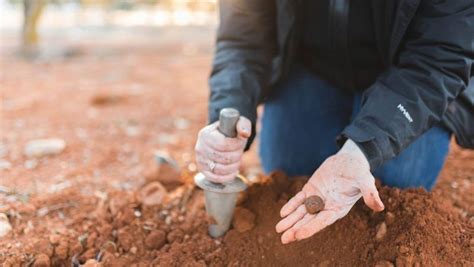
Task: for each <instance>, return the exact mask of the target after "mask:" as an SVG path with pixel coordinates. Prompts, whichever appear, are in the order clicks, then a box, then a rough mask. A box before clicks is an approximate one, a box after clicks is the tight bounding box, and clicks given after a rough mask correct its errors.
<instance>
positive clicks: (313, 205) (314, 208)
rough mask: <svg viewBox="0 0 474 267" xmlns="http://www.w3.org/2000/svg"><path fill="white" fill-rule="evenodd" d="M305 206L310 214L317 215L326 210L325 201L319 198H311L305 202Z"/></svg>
mask: <svg viewBox="0 0 474 267" xmlns="http://www.w3.org/2000/svg"><path fill="white" fill-rule="evenodd" d="M304 206H305V207H306V211H307V212H308V213H309V214H316V213H318V212H320V211H322V210H323V209H324V201H323V199H322V198H320V197H318V196H309V197H307V198H306V199H305V200H304Z"/></svg>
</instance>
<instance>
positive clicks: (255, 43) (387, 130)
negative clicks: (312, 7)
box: [209, 0, 474, 169]
mask: <svg viewBox="0 0 474 267" xmlns="http://www.w3.org/2000/svg"><path fill="white" fill-rule="evenodd" d="M331 1H333V3H331V7H332V9H331V10H330V11H329V12H331V13H330V17H331V19H332V20H333V23H332V27H333V30H332V31H331V32H332V33H334V36H333V39H334V40H335V45H337V46H338V47H339V48H340V49H341V53H342V54H344V53H346V49H347V48H346V47H345V46H344V44H345V41H346V32H347V12H348V11H347V10H348V6H347V5H348V1H350V0H331ZM299 3H300V1H299V0H221V1H220V26H219V29H218V33H217V43H216V51H215V57H214V63H213V69H212V73H211V77H210V81H209V82H210V88H211V94H210V101H209V120H210V122H213V121H216V120H217V119H218V112H219V111H220V109H222V108H224V107H234V108H237V109H238V110H239V111H240V112H241V114H242V115H243V116H246V117H247V118H249V119H250V120H251V121H252V122H253V123H254V125H255V121H256V117H257V114H256V107H257V105H258V104H259V103H261V102H262V101H264V100H265V98H266V97H267V96H268V95H269V94H270V93H271V90H272V88H273V87H274V85H275V84H277V83H278V82H280V81H281V80H283V79H285V78H286V76H287V74H288V72H289V70H290V69H291V67H292V65H293V63H294V61H295V60H294V58H295V52H296V51H295V50H296V48H297V46H298V26H297V25H298V18H299V16H298V6H299ZM372 8H373V20H374V25H375V38H376V40H377V47H378V53H380V56H381V58H382V59H383V62H384V65H385V69H386V71H384V73H383V74H382V75H380V77H378V79H377V80H376V81H375V83H374V84H373V85H372V86H370V87H369V88H367V89H366V90H365V91H364V93H363V103H362V109H361V111H360V113H359V114H358V115H357V116H356V118H355V119H354V120H353V122H352V123H351V124H350V125H348V126H347V127H346V128H345V129H344V130H343V132H342V133H341V135H340V138H339V140H340V141H343V140H344V139H345V138H350V139H352V140H354V141H355V142H356V143H357V144H358V145H359V146H360V147H361V148H362V150H363V152H364V153H365V154H366V156H367V158H368V159H369V163H370V165H371V169H375V168H377V167H378V166H380V165H381V164H382V163H383V162H384V161H386V160H389V159H391V158H393V157H394V156H396V155H397V154H398V153H400V152H401V151H402V150H403V149H404V148H405V147H407V146H408V145H409V144H410V143H411V142H413V141H414V140H415V139H416V138H417V137H418V136H420V135H422V134H423V133H424V132H426V131H427V130H428V129H430V128H431V127H432V126H433V125H435V124H437V123H440V122H441V121H444V122H445V125H446V126H448V127H449V128H450V129H451V130H453V131H454V133H455V134H456V136H457V140H458V142H459V143H461V144H462V145H464V146H468V147H473V146H474V108H473V107H474V105H473V103H474V94H473V93H469V92H474V88H472V87H474V85H471V88H469V89H468V90H467V92H464V93H462V92H463V91H466V88H467V87H468V86H469V79H470V77H471V75H472V73H471V68H472V65H473V59H474V1H473V0H454V1H453V0H452V1H448V0H384V1H381V0H372ZM471 84H472V83H471ZM448 106H449V109H448ZM447 111H448V112H447ZM253 129H255V127H253ZM254 134H255V133H254ZM249 143H250V142H249Z"/></svg>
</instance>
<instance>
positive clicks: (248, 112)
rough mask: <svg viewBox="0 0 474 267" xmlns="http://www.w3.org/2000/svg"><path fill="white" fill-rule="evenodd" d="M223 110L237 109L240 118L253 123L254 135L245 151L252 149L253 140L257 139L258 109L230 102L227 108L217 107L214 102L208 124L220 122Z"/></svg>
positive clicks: (251, 136) (252, 134)
mask: <svg viewBox="0 0 474 267" xmlns="http://www.w3.org/2000/svg"><path fill="white" fill-rule="evenodd" d="M223 108H235V109H237V110H238V111H239V113H240V116H244V117H246V118H247V119H249V120H250V122H251V123H252V133H251V135H250V137H249V139H248V141H247V145H246V146H245V151H247V150H249V149H250V146H251V145H252V142H253V140H254V139H255V136H256V131H255V129H256V121H257V108H256V107H249V106H246V105H243V104H241V103H239V102H232V103H230V102H228V103H226V105H225V107H224V106H222V107H221V106H219V105H215V104H213V103H212V102H211V103H210V104H209V121H208V124H211V123H214V122H216V121H218V120H219V113H220V111H221V109H223Z"/></svg>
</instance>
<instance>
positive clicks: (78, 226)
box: [0, 173, 474, 266]
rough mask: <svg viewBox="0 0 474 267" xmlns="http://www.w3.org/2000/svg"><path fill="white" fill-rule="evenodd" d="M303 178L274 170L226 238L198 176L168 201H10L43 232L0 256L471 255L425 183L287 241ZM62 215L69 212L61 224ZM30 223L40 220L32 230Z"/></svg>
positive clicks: (131, 261) (178, 262)
mask: <svg viewBox="0 0 474 267" xmlns="http://www.w3.org/2000/svg"><path fill="white" fill-rule="evenodd" d="M302 185H303V183H302V182H301V180H295V181H290V180H289V179H288V178H287V177H286V176H285V175H283V174H281V173H275V174H274V175H272V176H271V177H269V179H267V180H266V181H265V182H264V183H262V184H258V185H254V186H252V187H250V188H249V190H248V192H247V193H246V196H245V197H244V198H242V199H244V200H243V201H242V202H241V203H240V207H239V208H238V209H237V211H238V212H236V218H234V227H236V229H231V230H230V231H229V232H228V233H227V234H226V235H225V236H224V237H222V238H219V239H212V238H210V237H209V236H208V235H207V225H208V222H207V218H206V214H205V210H204V202H203V192H202V191H201V190H198V189H196V188H195V187H194V186H192V185H190V184H187V185H184V186H181V187H178V188H177V189H176V190H175V191H173V192H171V193H170V194H169V200H168V201H167V202H165V203H163V204H161V205H155V206H149V205H144V204H143V203H141V200H140V199H141V198H140V197H138V195H139V194H138V193H131V192H109V194H108V196H107V197H104V196H101V197H88V198H87V197H84V196H82V195H81V194H80V193H77V192H66V193H64V195H61V196H57V197H56V198H51V199H48V200H43V201H42V200H38V201H37V202H36V203H31V204H28V205H30V206H29V207H28V208H27V207H24V206H16V207H11V208H10V210H9V211H8V212H7V213H8V214H9V216H10V218H11V220H10V221H11V222H12V224H13V228H14V234H13V237H12V239H15V238H19V240H21V238H22V237H25V236H35V238H29V242H27V243H26V244H25V243H24V244H23V246H22V247H15V245H10V246H9V247H8V248H7V251H6V252H4V253H0V262H3V263H4V265H3V266H15V264H33V266H48V265H47V264H49V263H51V265H53V266H62V265H71V263H72V264H73V265H74V266H79V265H81V264H84V263H86V262H87V261H88V260H91V259H95V260H96V261H97V262H99V265H100V266H150V265H156V266H223V265H226V266H241V265H244V266H247V265H262V266H263V265H264V266H276V265H278V266H290V265H301V264H305V265H315V266H330V265H335V264H337V265H344V266H346V265H347V266H351V265H352V266H353V265H369V266H374V265H375V266H394V265H395V266H420V264H423V265H434V264H436V265H469V264H472V263H473V256H472V249H473V248H472V242H473V241H472V237H473V229H474V225H473V224H472V222H470V224H469V222H468V221H467V219H465V218H462V217H461V216H460V215H458V214H456V213H454V212H452V207H451V206H450V205H448V204H443V201H442V199H441V198H440V196H438V195H434V194H432V193H427V192H425V191H423V190H421V189H418V190H414V189H412V190H399V189H389V188H386V187H383V188H381V189H380V193H381V197H382V200H383V201H384V203H385V205H386V210H385V211H384V212H382V213H373V212H372V211H370V210H369V209H368V208H367V207H365V206H364V204H363V202H362V201H359V202H358V203H357V204H356V206H355V207H354V208H353V209H352V210H351V212H350V213H349V214H348V216H346V217H345V218H343V219H341V220H340V221H338V222H336V223H335V224H333V225H332V226H330V227H328V228H327V229H325V230H323V231H322V232H320V233H318V234H317V235H315V236H314V237H312V238H310V239H308V240H304V241H300V242H297V243H293V244H289V245H282V244H281V243H280V236H279V235H278V234H277V233H276V232H275V230H274V229H275V225H276V223H277V222H278V220H279V210H280V208H281V207H282V205H283V204H284V203H285V202H286V201H287V200H288V198H289V197H291V196H292V195H293V194H295V193H296V192H297V191H298V190H299V189H300V188H301V186H302ZM66 198H67V200H68V202H67V203H69V204H70V205H69V206H67V205H65V206H64V207H63V209H62V210H61V213H55V212H56V211H51V212H50V213H49V214H48V215H47V216H44V217H43V218H36V217H37V212H35V210H36V208H35V207H39V206H41V207H48V206H50V204H52V203H61V202H64V199H66ZM31 205H32V206H31ZM78 207H80V208H81V209H80V212H79V210H78ZM58 209H59V208H58ZM20 214H21V215H20ZM57 216H61V217H63V218H67V219H64V220H63V223H62V225H59V224H58V223H57V221H58V218H57ZM31 225H35V226H36V227H33V228H32V229H30V228H31ZM32 232H34V233H35V234H34V235H33V234H32ZM10 244H12V242H11V243H10ZM90 262H91V261H90ZM94 266H97V264H96V265H94Z"/></svg>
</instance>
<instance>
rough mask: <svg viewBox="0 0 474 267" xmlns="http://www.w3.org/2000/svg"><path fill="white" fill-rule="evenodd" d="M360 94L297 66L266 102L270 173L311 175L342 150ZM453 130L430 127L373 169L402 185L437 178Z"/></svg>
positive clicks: (264, 139) (264, 137)
mask: <svg viewBox="0 0 474 267" xmlns="http://www.w3.org/2000/svg"><path fill="white" fill-rule="evenodd" d="M360 103H361V94H355V95H354V94H351V93H348V92H345V91H344V90H341V89H338V88H335V87H333V86H332V85H330V84H329V83H327V82H326V81H324V80H322V79H320V78H318V77H317V76H315V75H314V74H312V73H311V72H309V71H307V70H305V69H303V68H301V67H298V68H295V70H294V71H292V73H291V74H290V75H289V78H288V79H287V80H286V82H284V83H282V84H281V85H280V86H278V88H275V92H274V94H273V95H272V96H271V97H270V98H269V99H268V100H267V101H266V102H265V107H264V114H263V117H262V131H261V133H260V157H261V162H262V165H263V169H264V171H265V172H266V173H269V172H271V171H274V170H283V171H285V172H286V173H287V174H288V175H290V176H296V175H312V174H313V172H314V171H315V170H316V169H317V168H318V167H319V166H320V165H321V163H322V162H323V161H324V160H325V159H326V158H327V157H329V156H331V155H333V154H335V153H336V152H337V151H338V147H337V145H336V142H335V139H336V136H337V135H339V134H340V133H341V132H342V130H343V129H344V128H345V127H346V126H347V125H348V124H349V123H350V122H351V117H353V116H354V115H355V114H357V112H358V111H359V109H360ZM450 135H451V134H450V132H449V131H448V130H447V129H445V128H443V127H440V126H436V127H433V128H431V129H430V130H429V131H427V132H426V133H425V134H423V135H422V136H420V137H419V138H418V139H416V140H415V141H414V142H413V143H412V144H410V146H408V147H407V148H406V149H405V150H403V151H402V152H401V153H400V154H399V155H398V156H397V157H395V158H393V159H391V160H389V161H387V162H385V163H384V164H383V165H382V166H381V167H380V168H378V169H377V170H375V172H374V173H373V174H374V176H375V177H377V178H379V179H381V180H382V183H383V184H386V185H389V186H395V187H400V188H407V187H420V186H422V187H424V188H425V189H427V190H430V189H431V188H432V187H433V185H434V184H435V182H436V178H437V177H438V175H439V173H440V171H441V169H442V167H443V164H444V162H445V159H446V155H447V154H448V150H449V142H450Z"/></svg>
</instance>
